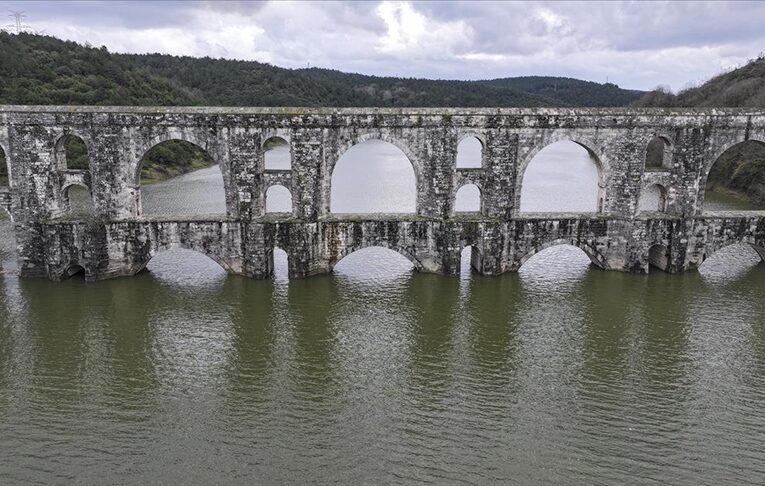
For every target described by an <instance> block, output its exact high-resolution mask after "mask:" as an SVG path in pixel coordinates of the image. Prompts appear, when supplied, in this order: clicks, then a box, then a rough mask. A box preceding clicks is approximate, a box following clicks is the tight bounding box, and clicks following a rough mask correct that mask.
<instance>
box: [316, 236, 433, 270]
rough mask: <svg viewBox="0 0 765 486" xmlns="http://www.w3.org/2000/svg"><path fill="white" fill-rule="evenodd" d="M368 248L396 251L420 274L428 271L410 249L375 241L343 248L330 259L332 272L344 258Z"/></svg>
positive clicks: (383, 241)
mask: <svg viewBox="0 0 765 486" xmlns="http://www.w3.org/2000/svg"><path fill="white" fill-rule="evenodd" d="M366 248H384V249H386V250H391V251H394V252H396V253H398V254H399V255H401V256H403V257H404V258H406V259H407V260H409V261H410V262H411V263H412V265H414V268H415V270H417V271H418V272H422V271H427V269H426V267H425V265H424V264H423V263H422V262H421V261H420V260H419V259H417V257H416V256H415V254H414V252H413V251H412V250H411V249H410V248H407V247H403V246H400V245H393V244H390V243H389V242H387V241H385V240H381V241H375V242H362V243H358V244H354V245H350V246H346V247H343V248H342V249H340V250H339V251H337V252H336V253H335V254H334V255H331V256H330V259H329V269H330V271H331V270H334V268H335V266H336V265H337V264H338V263H340V262H341V261H342V260H343V258H345V257H347V256H348V255H350V254H351V253H355V252H357V251H360V250H364V249H366Z"/></svg>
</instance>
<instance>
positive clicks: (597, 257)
mask: <svg viewBox="0 0 765 486" xmlns="http://www.w3.org/2000/svg"><path fill="white" fill-rule="evenodd" d="M560 245H565V246H572V247H575V248H579V249H580V250H582V251H583V252H584V254H585V255H587V257H588V258H589V259H590V261H591V262H592V263H593V264H594V265H595V266H597V267H598V268H601V269H604V270H607V269H608V268H609V265H608V262H607V261H606V258H605V257H604V256H603V255H602V254H601V253H600V252H599V251H598V250H597V249H595V248H592V247H591V246H590V245H588V244H587V243H579V242H577V241H572V240H567V239H558V240H554V241H549V242H547V243H544V244H542V245H539V246H537V247H535V248H534V249H532V250H531V251H529V252H528V253H526V254H525V255H523V256H522V257H521V258H520V260H518V264H517V265H516V268H521V267H522V266H523V264H524V263H526V262H527V261H528V260H529V259H530V258H531V257H533V256H534V255H536V254H538V253H541V252H543V251H544V250H547V249H548V248H552V247H554V246H560Z"/></svg>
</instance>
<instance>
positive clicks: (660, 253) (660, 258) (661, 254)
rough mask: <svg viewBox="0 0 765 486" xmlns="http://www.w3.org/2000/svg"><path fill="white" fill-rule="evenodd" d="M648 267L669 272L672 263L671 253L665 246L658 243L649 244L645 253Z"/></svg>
mask: <svg viewBox="0 0 765 486" xmlns="http://www.w3.org/2000/svg"><path fill="white" fill-rule="evenodd" d="M646 257H647V258H646V259H647V261H648V265H649V267H654V268H658V269H659V270H661V271H662V272H669V271H670V268H671V265H672V254H671V253H670V250H669V248H668V247H667V246H665V245H662V244H660V243H656V244H654V245H651V246H650V247H649V248H648V252H647V255H646Z"/></svg>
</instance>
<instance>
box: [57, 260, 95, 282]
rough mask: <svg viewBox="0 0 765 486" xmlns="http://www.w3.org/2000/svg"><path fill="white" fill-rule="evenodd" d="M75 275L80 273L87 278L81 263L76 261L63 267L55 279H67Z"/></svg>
mask: <svg viewBox="0 0 765 486" xmlns="http://www.w3.org/2000/svg"><path fill="white" fill-rule="evenodd" d="M75 275H82V276H83V277H85V278H86V279H87V277H88V272H87V271H86V270H85V267H83V266H82V265H80V264H77V263H70V264H69V265H67V266H66V267H65V268H64V270H63V271H62V272H61V273H60V275H58V278H57V279H58V280H67V279H70V278H72V277H74V276H75Z"/></svg>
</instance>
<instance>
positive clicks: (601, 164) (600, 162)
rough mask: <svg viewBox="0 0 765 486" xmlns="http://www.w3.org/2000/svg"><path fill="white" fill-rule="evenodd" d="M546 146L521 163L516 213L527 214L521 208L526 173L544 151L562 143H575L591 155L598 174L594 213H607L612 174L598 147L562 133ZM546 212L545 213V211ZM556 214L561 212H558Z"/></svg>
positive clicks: (536, 149)
mask: <svg viewBox="0 0 765 486" xmlns="http://www.w3.org/2000/svg"><path fill="white" fill-rule="evenodd" d="M546 142H547V143H546V144H544V145H541V144H540V145H538V146H535V147H534V148H533V149H532V150H531V151H530V152H529V153H528V154H527V155H526V156H525V157H524V158H523V159H522V160H521V161H520V164H519V166H518V175H517V178H516V183H515V208H516V212H525V210H524V209H522V207H521V203H522V201H521V195H522V190H523V182H524V178H525V177H526V172H527V170H528V168H529V166H530V165H531V164H532V163H534V160H535V159H536V158H537V156H538V155H539V154H540V152H542V151H543V150H545V149H547V148H548V147H552V146H553V145H556V144H561V143H566V142H569V143H574V144H576V145H578V146H580V147H581V148H583V149H584V150H585V151H586V152H587V154H588V155H589V158H590V160H591V161H592V162H593V163H594V164H595V168H596V169H597V173H598V180H597V187H596V191H597V197H596V207H595V208H593V211H596V212H603V211H605V204H606V197H607V194H606V187H607V184H606V181H607V179H608V175H609V173H610V165H609V162H608V159H607V158H605V157H603V156H601V153H600V151H599V150H597V149H596V147H598V146H597V145H596V144H595V143H594V142H592V141H589V140H587V139H584V138H581V137H575V138H572V137H570V136H569V134H565V133H560V134H557V133H556V134H553V135H551V136H550V138H549V139H548V140H546ZM543 212H544V211H543ZM555 212H560V211H558V210H556V211H555Z"/></svg>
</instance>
